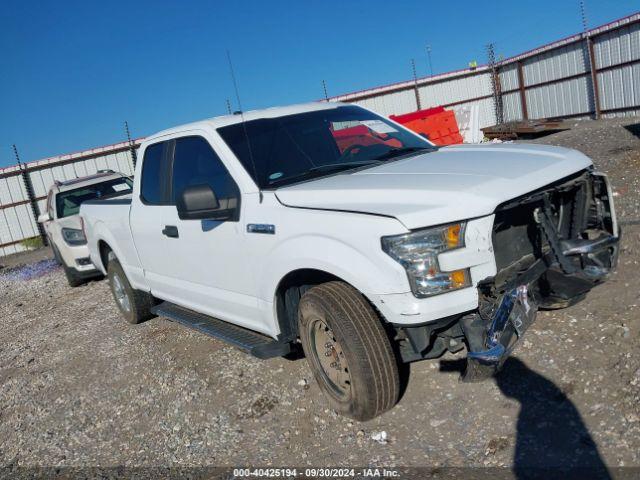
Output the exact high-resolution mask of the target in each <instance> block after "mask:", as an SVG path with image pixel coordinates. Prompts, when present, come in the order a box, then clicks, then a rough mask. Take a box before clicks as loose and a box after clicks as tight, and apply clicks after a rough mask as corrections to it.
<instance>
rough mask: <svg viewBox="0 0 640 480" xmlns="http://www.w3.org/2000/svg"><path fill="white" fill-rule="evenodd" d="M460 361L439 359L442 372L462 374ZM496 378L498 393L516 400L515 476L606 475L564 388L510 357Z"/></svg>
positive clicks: (579, 416)
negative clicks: (517, 413) (517, 405)
mask: <svg viewBox="0 0 640 480" xmlns="http://www.w3.org/2000/svg"><path fill="white" fill-rule="evenodd" d="M465 363H466V361H465V360H462V361H448V362H446V361H442V362H441V370H443V371H446V370H448V371H452V370H457V371H460V372H463V371H464V367H465ZM454 364H455V365H454ZM495 381H496V385H497V386H498V388H499V389H500V391H501V392H502V393H503V395H505V396H506V397H508V398H511V399H514V400H517V401H518V402H520V413H519V415H518V421H517V426H516V430H517V431H516V445H515V453H514V459H513V473H514V474H515V476H516V478H518V479H530V478H541V477H544V478H546V479H554V478H563V479H566V478H580V479H592V478H593V479H596V478H597V479H609V478H611V476H610V474H609V471H608V469H607V466H606V465H605V463H604V461H603V460H602V458H601V457H600V453H599V452H598V447H597V446H596V444H595V442H594V440H593V438H592V437H591V434H590V433H589V430H588V428H587V427H586V425H585V424H584V422H583V420H582V417H581V415H580V413H579V412H578V410H577V408H576V407H575V405H574V404H573V403H572V402H571V400H569V398H568V397H567V394H566V392H565V391H563V390H562V389H560V388H558V386H557V385H555V384H554V383H553V382H552V381H551V380H549V379H548V378H546V377H544V376H543V375H540V374H539V373H536V372H534V371H533V370H531V369H530V368H528V367H527V365H526V364H525V363H524V362H522V361H521V360H519V359H517V358H515V357H510V358H509V359H507V361H506V362H505V364H504V367H503V369H502V371H501V372H500V373H499V374H498V375H496V377H495Z"/></svg>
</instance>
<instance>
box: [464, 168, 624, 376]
mask: <svg viewBox="0 0 640 480" xmlns="http://www.w3.org/2000/svg"><path fill="white" fill-rule="evenodd" d="M619 238H620V231H619V227H618V225H617V221H616V216H615V210H614V207H613V200H612V192H611V187H610V185H609V183H608V180H607V177H606V176H605V175H603V174H601V173H596V172H591V171H586V172H582V173H580V174H578V175H576V176H574V177H572V178H569V179H564V180H562V181H560V182H557V183H555V184H553V185H549V186H547V187H545V188H542V189H540V190H537V191H535V192H532V193H530V194H528V195H525V196H523V197H521V198H518V199H515V200H512V201H509V202H507V203H505V204H503V205H501V206H500V207H499V208H498V209H497V210H496V213H495V221H494V228H493V239H492V240H493V247H494V252H495V258H496V266H497V274H496V275H495V277H493V278H489V279H486V280H485V281H483V282H481V283H480V284H479V285H478V290H479V297H480V299H479V308H478V311H477V312H475V313H473V314H470V315H466V316H465V317H463V318H462V319H461V321H460V323H461V327H462V330H463V331H464V335H465V338H466V342H467V346H468V349H469V352H468V355H467V371H466V373H465V376H464V379H465V380H467V381H475V380H481V379H484V378H487V377H489V376H491V375H493V374H494V373H495V372H496V371H497V370H498V369H499V368H500V367H501V366H502V363H503V362H504V361H505V360H506V358H507V357H508V356H509V354H510V352H511V351H512V349H513V347H514V346H515V344H516V342H517V341H518V340H519V339H520V338H521V337H522V335H523V334H524V332H525V331H526V330H527V328H528V327H529V326H530V325H531V324H532V323H533V321H534V320H535V317H536V313H537V310H538V308H543V309H554V308H564V307H568V306H570V305H573V304H575V303H577V302H579V301H580V300H582V299H583V298H584V297H585V295H586V294H587V292H588V291H589V290H591V289H592V288H593V287H594V286H595V285H597V284H599V283H602V282H603V281H604V280H605V279H606V278H607V275H608V274H609V272H610V271H611V270H612V269H613V268H614V267H615V265H616V262H617V258H618V242H619Z"/></svg>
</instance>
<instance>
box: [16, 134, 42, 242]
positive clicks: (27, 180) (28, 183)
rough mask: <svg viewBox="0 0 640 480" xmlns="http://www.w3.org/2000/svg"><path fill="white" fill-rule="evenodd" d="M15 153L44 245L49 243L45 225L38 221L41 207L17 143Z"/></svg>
mask: <svg viewBox="0 0 640 480" xmlns="http://www.w3.org/2000/svg"><path fill="white" fill-rule="evenodd" d="M13 153H14V155H15V156H16V161H17V162H18V168H19V169H20V175H21V176H22V182H23V183H24V190H25V192H26V193H27V198H28V199H29V204H30V205H31V213H33V219H34V220H35V224H36V228H37V229H38V235H39V236H40V238H41V239H42V243H43V244H44V245H49V242H48V239H47V234H46V232H45V231H44V227H43V226H42V224H41V223H39V222H38V217H39V216H40V207H39V206H38V200H37V199H36V194H35V191H34V190H33V183H31V177H30V176H29V170H28V169H27V166H26V165H25V164H24V163H22V162H21V161H20V155H18V147H16V145H15V144H14V145H13ZM20 228H22V227H20ZM23 236H24V234H23Z"/></svg>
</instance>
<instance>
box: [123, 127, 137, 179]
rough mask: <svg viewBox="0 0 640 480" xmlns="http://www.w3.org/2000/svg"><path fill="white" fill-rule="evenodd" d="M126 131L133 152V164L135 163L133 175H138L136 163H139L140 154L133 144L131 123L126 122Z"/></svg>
mask: <svg viewBox="0 0 640 480" xmlns="http://www.w3.org/2000/svg"><path fill="white" fill-rule="evenodd" d="M124 129H125V131H126V132H127V141H128V142H129V147H130V150H131V163H133V174H135V173H136V162H137V161H138V153H137V152H136V149H135V147H134V146H133V142H132V141H131V133H130V132H129V122H127V121H126V120H125V121H124Z"/></svg>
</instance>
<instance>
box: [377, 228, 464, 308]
mask: <svg viewBox="0 0 640 480" xmlns="http://www.w3.org/2000/svg"><path fill="white" fill-rule="evenodd" d="M465 225H466V224H465V223H464V222H460V223H454V224H450V225H443V226H440V227H433V228H427V229H424V230H418V231H415V232H411V233H406V234H403V235H393V236H388V237H382V250H384V251H385V252H386V253H387V254H388V255H389V256H390V257H391V258H393V259H394V260H395V261H397V262H398V263H400V265H402V266H403V267H404V269H405V270H406V272H407V277H408V278H409V284H410V285H411V291H412V292H413V294H414V295H415V296H416V297H418V298H425V297H430V296H432V295H438V294H440V293H446V292H450V291H452V290H458V289H460V288H466V287H469V286H471V275H470V273H469V269H468V268H465V269H462V270H455V271H453V272H443V271H441V270H440V265H439V263H438V255H439V254H440V253H442V252H446V251H448V250H453V249H456V248H460V247H463V246H464V229H465Z"/></svg>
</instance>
